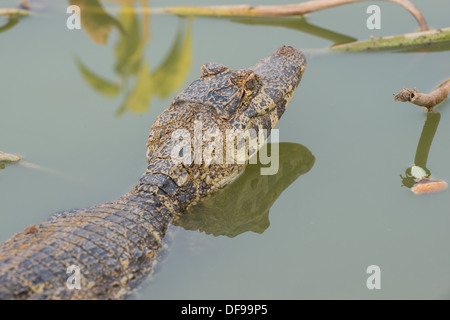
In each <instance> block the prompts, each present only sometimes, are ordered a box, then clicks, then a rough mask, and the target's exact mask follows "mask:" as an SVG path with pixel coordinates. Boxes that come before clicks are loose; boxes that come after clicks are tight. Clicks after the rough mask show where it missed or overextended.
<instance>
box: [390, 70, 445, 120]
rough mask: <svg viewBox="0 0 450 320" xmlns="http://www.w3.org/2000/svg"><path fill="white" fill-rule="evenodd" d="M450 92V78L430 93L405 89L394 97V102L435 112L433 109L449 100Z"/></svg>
mask: <svg viewBox="0 0 450 320" xmlns="http://www.w3.org/2000/svg"><path fill="white" fill-rule="evenodd" d="M449 91H450V78H448V79H447V80H445V81H443V82H441V84H440V85H438V86H437V87H436V88H435V89H434V90H433V91H431V92H430V93H421V92H419V91H417V90H416V89H409V88H403V89H402V90H401V91H400V92H399V93H397V94H396V95H395V96H394V101H401V102H407V101H409V102H411V103H414V104H416V105H418V106H421V107H425V108H427V111H428V112H430V111H433V108H434V107H435V106H436V105H438V104H439V103H441V102H442V101H443V100H444V99H445V98H447V96H448V93H449Z"/></svg>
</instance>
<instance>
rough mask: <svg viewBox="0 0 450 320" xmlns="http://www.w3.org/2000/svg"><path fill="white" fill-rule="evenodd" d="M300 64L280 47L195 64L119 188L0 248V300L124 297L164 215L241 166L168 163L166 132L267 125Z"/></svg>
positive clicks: (145, 265)
mask: <svg viewBox="0 0 450 320" xmlns="http://www.w3.org/2000/svg"><path fill="white" fill-rule="evenodd" d="M305 67H306V62H305V58H304V56H303V54H302V53H301V52H300V51H299V50H297V49H294V48H292V47H287V46H283V47H281V48H279V49H278V50H277V51H275V52H274V53H273V54H272V55H270V56H268V57H267V58H264V59H262V60H261V61H260V62H259V63H258V64H256V65H255V66H254V67H251V68H248V69H239V70H232V69H228V68H227V67H225V66H223V65H221V64H216V63H209V64H206V65H204V66H203V67H202V75H201V77H200V78H199V79H198V80H196V81H194V82H193V83H192V84H191V85H190V86H188V87H187V88H186V89H185V90H184V91H183V92H181V93H180V94H179V95H178V96H177V97H176V98H175V99H174V100H173V102H172V104H171V105H170V107H169V108H167V109H166V110H165V111H164V112H163V113H162V114H161V115H160V116H159V117H158V118H157V119H156V121H155V123H154V124H153V126H152V128H151V131H150V135H149V139H148V144H147V147H148V151H147V158H148V167H147V169H146V172H145V173H144V174H143V176H142V177H141V179H140V180H139V183H138V184H137V185H136V186H134V187H133V188H132V189H131V190H130V191H129V192H128V193H127V194H126V195H124V196H122V197H121V198H119V199H117V200H114V201H110V202H107V203H104V204H101V205H98V206H94V207H91V208H88V209H83V210H72V211H66V212H61V213H57V214H55V215H53V216H52V217H51V218H50V219H49V220H48V221H45V222H43V223H41V224H40V225H39V226H37V227H34V228H27V229H25V231H24V232H21V233H18V234H16V235H14V236H13V237H12V238H11V239H9V240H7V241H5V242H4V243H3V244H2V245H1V246H0V299H119V298H124V297H126V296H127V295H128V294H129V293H130V291H131V289H133V288H134V287H136V286H137V285H138V284H139V283H141V281H142V280H143V279H145V276H146V275H148V274H149V273H150V272H151V270H152V263H153V261H154V260H155V259H154V256H155V254H156V253H157V251H158V249H159V248H160V247H161V245H162V239H163V237H164V234H165V232H166V229H167V226H168V224H169V223H170V222H171V221H172V220H173V219H174V217H176V216H177V215H180V214H182V213H183V212H185V210H186V208H187V207H188V206H189V205H190V204H192V203H193V202H195V201H198V200H199V199H201V198H202V197H204V196H205V195H207V194H208V193H210V192H211V191H212V190H213V189H216V188H221V187H224V186H226V185H227V184H228V183H230V182H231V181H232V180H233V179H234V178H236V177H237V176H238V175H239V174H240V173H241V172H242V171H243V170H244V168H245V164H224V163H215V162H212V163H211V162H209V163H205V162H203V163H197V162H195V161H192V162H191V163H186V162H181V163H178V162H176V161H173V157H172V155H171V152H172V150H174V146H175V144H176V143H177V140H176V139H173V137H172V134H173V133H174V132H175V131H176V130H178V129H183V130H185V131H186V130H187V131H188V132H189V133H191V134H192V136H194V134H195V132H194V131H195V128H194V127H195V125H194V123H201V124H202V128H201V130H202V131H201V132H202V133H205V132H206V131H207V130H210V129H214V130H218V132H221V133H224V131H225V130H227V129H239V130H248V129H254V130H256V131H257V132H259V131H260V130H261V129H265V130H267V131H268V132H270V130H271V129H272V128H273V127H274V126H275V125H276V123H277V121H278V120H279V118H280V116H281V115H282V114H283V112H284V111H285V108H286V106H287V104H288V103H289V101H290V99H291V98H292V95H293V93H294V91H295V89H296V87H297V85H298V83H299V82H300V80H301V77H302V75H303V70H304V69H305ZM209 132H211V131H209ZM208 147H209V144H208V141H206V142H204V141H202V142H201V148H202V150H204V151H205V150H206V149H207V148H208ZM223 151H224V152H225V150H223ZM184 156H188V155H186V154H185V155H184ZM230 201H232V199H230ZM71 265H76V266H77V267H79V270H80V275H81V288H80V289H70V288H69V287H68V286H67V279H68V278H69V276H71V274H68V273H67V268H68V267H69V266H71Z"/></svg>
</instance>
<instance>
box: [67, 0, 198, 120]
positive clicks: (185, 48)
mask: <svg viewBox="0 0 450 320" xmlns="http://www.w3.org/2000/svg"><path fill="white" fill-rule="evenodd" d="M140 3H141V5H142V6H144V7H147V4H146V1H140ZM71 4H77V5H82V6H83V8H81V12H82V15H81V21H82V25H83V29H84V30H86V32H87V33H88V34H89V36H90V37H91V38H92V39H93V40H94V41H95V42H97V43H106V41H107V39H108V34H109V32H110V31H111V28H112V27H113V26H116V27H117V28H118V29H119V30H120V33H119V39H118V41H117V43H116V46H115V50H114V53H115V66H114V71H115V73H116V74H117V75H118V77H119V80H117V81H111V80H107V79H105V78H104V77H102V76H99V75H98V74H96V73H95V72H92V71H91V70H90V69H89V68H88V67H87V66H86V65H85V64H84V63H83V62H82V61H81V59H77V60H76V64H77V66H78V68H79V70H80V72H81V75H82V76H83V78H84V80H85V81H86V83H88V84H89V85H90V86H91V87H92V88H93V89H95V90H96V91H97V92H99V93H100V94H102V95H104V96H106V97H115V96H117V95H119V94H120V93H122V94H123V95H124V97H125V98H124V101H123V103H122V104H121V106H120V107H119V109H118V110H117V112H116V114H117V115H121V114H122V113H123V112H125V111H130V112H132V113H136V114H140V113H145V112H146V111H148V109H149V106H150V102H151V100H152V98H153V97H155V96H157V97H160V98H167V97H168V96H169V95H170V94H172V93H173V92H174V91H176V90H177V89H179V87H180V86H181V85H182V84H183V83H184V81H185V80H186V78H187V76H188V73H189V70H190V68H191V63H192V37H191V22H190V21H186V20H184V19H183V20H181V21H182V25H181V26H180V27H179V29H178V32H177V35H176V38H175V40H174V42H173V44H172V48H171V49H170V51H169V52H168V54H167V55H166V58H165V59H164V61H163V62H162V63H161V64H160V65H159V66H158V67H157V68H156V69H155V70H154V71H152V70H150V67H149V63H148V62H147V61H146V60H145V48H146V47H147V44H148V42H149V40H150V25H149V15H148V14H145V13H143V14H142V19H141V20H140V19H139V17H138V14H137V9H136V8H135V7H134V6H133V5H132V2H127V3H125V4H123V5H122V7H121V10H120V12H119V16H118V17H117V19H115V18H113V17H111V16H109V15H108V14H107V13H106V12H105V11H104V10H103V9H102V8H101V5H100V4H99V3H98V1H96V0H71ZM80 7H81V6H80ZM99 8H100V9H101V10H100V9H99ZM91 20H92V21H91ZM83 21H84V22H83ZM186 24H187V25H186Z"/></svg>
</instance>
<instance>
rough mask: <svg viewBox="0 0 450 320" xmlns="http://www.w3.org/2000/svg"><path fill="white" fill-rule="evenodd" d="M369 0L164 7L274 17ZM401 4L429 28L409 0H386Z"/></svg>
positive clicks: (423, 28)
mask: <svg viewBox="0 0 450 320" xmlns="http://www.w3.org/2000/svg"><path fill="white" fill-rule="evenodd" d="M362 1H369V0H315V1H308V2H303V3H299V4H289V5H277V6H251V5H231V6H227V5H224V6H203V7H202V6H170V7H166V8H164V9H163V11H164V12H167V13H172V14H178V15H205V16H252V17H273V16H290V15H305V14H307V13H310V12H314V11H319V10H323V9H327V8H331V7H336V6H340V5H344V4H349V3H354V2H362ZM384 1H389V2H393V3H396V4H398V5H401V6H402V7H403V8H405V9H406V10H408V11H409V12H410V13H411V14H412V15H413V16H414V18H415V19H416V20H417V22H418V23H419V26H420V29H421V31H426V30H429V27H428V24H427V22H426V20H425V18H424V17H423V15H422V12H421V11H420V10H419V9H418V8H417V7H416V6H415V5H414V4H413V3H411V2H410V1H409V0H384Z"/></svg>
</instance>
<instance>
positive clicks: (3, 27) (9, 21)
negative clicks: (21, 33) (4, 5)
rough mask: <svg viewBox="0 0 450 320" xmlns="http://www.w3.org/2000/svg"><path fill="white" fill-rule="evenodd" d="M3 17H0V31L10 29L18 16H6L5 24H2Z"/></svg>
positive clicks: (16, 21)
mask: <svg viewBox="0 0 450 320" xmlns="http://www.w3.org/2000/svg"><path fill="white" fill-rule="evenodd" d="M3 18H5V17H0V33H2V32H4V31H7V30H9V29H11V28H12V27H14V26H15V25H16V24H17V23H18V22H19V19H18V18H16V17H14V16H9V17H6V19H7V21H6V23H5V24H3V20H4V19H3Z"/></svg>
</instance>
